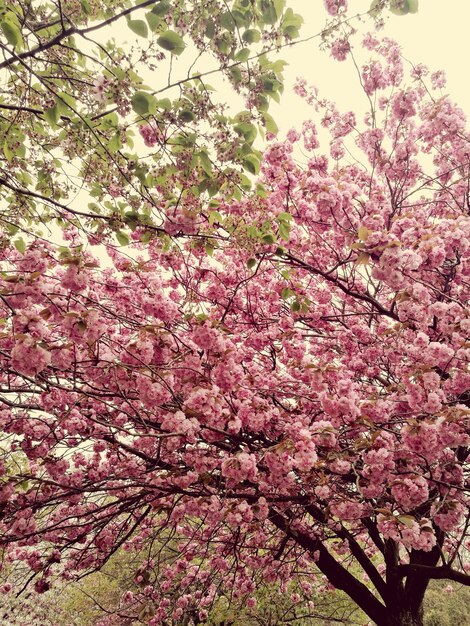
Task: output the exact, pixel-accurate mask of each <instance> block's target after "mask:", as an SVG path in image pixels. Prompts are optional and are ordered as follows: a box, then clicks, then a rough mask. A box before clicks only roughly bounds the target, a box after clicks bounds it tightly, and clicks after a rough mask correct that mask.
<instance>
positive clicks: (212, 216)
mask: <svg viewBox="0 0 470 626" xmlns="http://www.w3.org/2000/svg"><path fill="white" fill-rule="evenodd" d="M222 221H223V218H222V215H221V214H220V213H219V212H218V211H211V212H210V213H209V224H210V225H211V226H213V225H214V224H215V223H216V222H218V223H222Z"/></svg>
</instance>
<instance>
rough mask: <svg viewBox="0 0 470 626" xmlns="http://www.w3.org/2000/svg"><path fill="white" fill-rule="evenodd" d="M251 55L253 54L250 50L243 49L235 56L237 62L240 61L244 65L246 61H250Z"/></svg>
mask: <svg viewBox="0 0 470 626" xmlns="http://www.w3.org/2000/svg"><path fill="white" fill-rule="evenodd" d="M250 54H251V53H250V49H249V48H242V49H241V50H239V51H238V52H237V54H236V55H235V61H240V63H244V62H245V61H248V59H249V58H250Z"/></svg>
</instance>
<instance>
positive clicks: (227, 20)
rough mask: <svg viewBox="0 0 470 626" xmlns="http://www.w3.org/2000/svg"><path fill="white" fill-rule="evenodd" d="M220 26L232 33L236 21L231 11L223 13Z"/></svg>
mask: <svg viewBox="0 0 470 626" xmlns="http://www.w3.org/2000/svg"><path fill="white" fill-rule="evenodd" d="M220 24H221V26H223V27H224V28H225V29H226V30H230V31H232V30H233V29H234V28H235V26H236V24H235V20H234V19H233V17H232V14H231V13H230V12H229V11H226V12H225V13H222V15H221V16H220Z"/></svg>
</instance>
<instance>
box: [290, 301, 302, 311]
mask: <svg viewBox="0 0 470 626" xmlns="http://www.w3.org/2000/svg"><path fill="white" fill-rule="evenodd" d="M290 308H291V311H292V312H293V313H298V312H299V311H300V302H299V301H298V300H297V298H296V299H295V300H294V301H293V302H292V303H291V305H290Z"/></svg>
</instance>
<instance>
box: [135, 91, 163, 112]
mask: <svg viewBox="0 0 470 626" xmlns="http://www.w3.org/2000/svg"><path fill="white" fill-rule="evenodd" d="M131 104H132V108H133V109H134V111H135V112H136V113H137V114H138V115H142V116H144V115H149V114H153V113H155V112H156V110H157V99H156V98H155V96H152V95H151V94H149V93H145V92H144V91H137V92H136V93H135V94H134V95H133V96H132V98H131Z"/></svg>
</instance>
